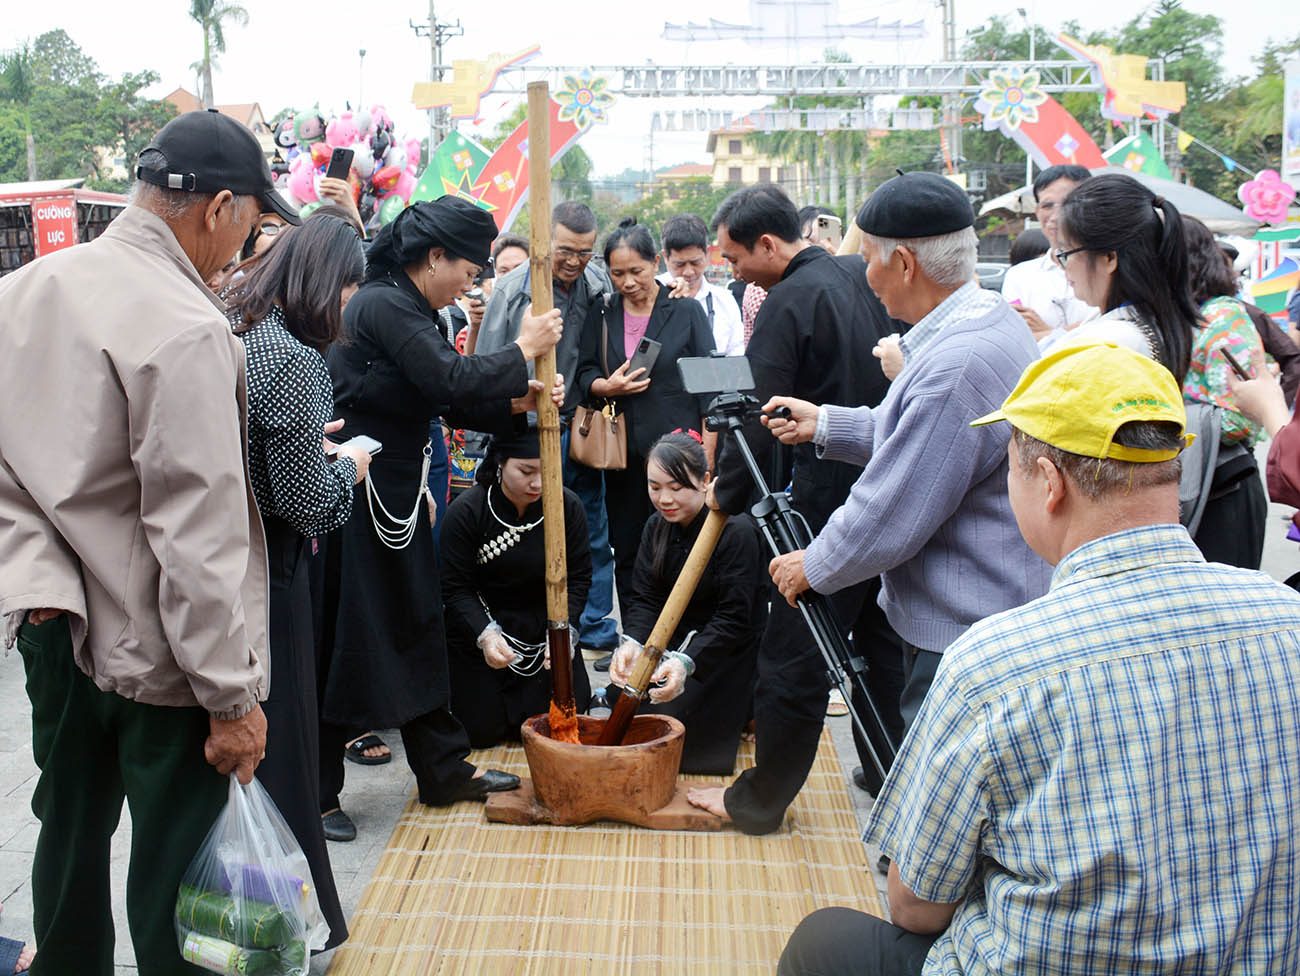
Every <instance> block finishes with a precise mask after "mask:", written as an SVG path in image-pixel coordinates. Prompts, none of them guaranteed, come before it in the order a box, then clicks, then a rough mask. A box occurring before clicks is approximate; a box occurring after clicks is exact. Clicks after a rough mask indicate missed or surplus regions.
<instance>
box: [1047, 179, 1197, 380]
mask: <svg viewBox="0 0 1300 976" xmlns="http://www.w3.org/2000/svg"><path fill="white" fill-rule="evenodd" d="M1057 239H1058V242H1059V246H1058V247H1057V248H1056V250H1055V251H1054V252H1053V257H1055V259H1056V261H1057V263H1058V264H1060V265H1061V267H1062V268H1063V269H1065V277H1066V280H1067V281H1069V283H1070V287H1071V288H1073V289H1074V294H1075V297H1077V298H1078V299H1079V300H1080V301H1082V302H1084V303H1086V304H1088V305H1092V306H1094V307H1096V308H1099V309H1101V310H1102V313H1103V314H1102V315H1101V316H1100V317H1098V318H1096V319H1093V320H1092V321H1090V322H1086V323H1084V324H1083V325H1081V326H1079V327H1078V328H1076V329H1074V330H1073V331H1072V332H1070V333H1069V335H1068V337H1067V338H1066V339H1065V340H1063V341H1064V342H1069V343H1088V342H1113V343H1115V344H1116V345H1121V346H1127V347H1128V348H1130V349H1133V350H1135V351H1136V352H1140V353H1141V354H1142V355H1144V356H1150V357H1151V358H1152V359H1154V360H1156V361H1157V362H1159V363H1162V364H1164V366H1165V367H1166V368H1167V369H1168V370H1169V372H1171V373H1173V374H1174V377H1175V378H1176V379H1177V380H1178V382H1179V383H1182V381H1183V378H1184V377H1185V376H1186V375H1187V366H1188V361H1189V358H1190V356H1191V349H1192V336H1193V334H1194V332H1195V330H1196V327H1197V324H1198V322H1199V319H1200V313H1199V311H1198V310H1197V308H1196V305H1195V304H1194V303H1193V302H1192V297H1191V292H1190V290H1189V287H1188V278H1187V274H1188V272H1187V246H1186V244H1185V243H1184V242H1183V219H1182V215H1181V214H1179V212H1178V208H1177V207H1175V206H1174V205H1173V204H1172V203H1170V202H1169V201H1168V200H1166V199H1164V198H1163V197H1158V196H1156V195H1155V194H1154V193H1152V192H1151V191H1150V190H1149V189H1147V188H1146V187H1145V186H1143V185H1142V184H1141V183H1139V182H1138V181H1137V180H1135V179H1133V178H1132V177H1131V176H1125V175H1122V174H1118V173H1116V174H1106V175H1104V176H1095V177H1093V178H1092V179H1090V180H1086V181H1085V182H1083V183H1080V184H1079V185H1078V186H1076V187H1075V188H1074V189H1073V190H1071V191H1070V195H1069V196H1068V197H1066V198H1065V203H1064V204H1063V206H1062V208H1061V216H1060V219H1059V224H1058V227H1057Z"/></svg>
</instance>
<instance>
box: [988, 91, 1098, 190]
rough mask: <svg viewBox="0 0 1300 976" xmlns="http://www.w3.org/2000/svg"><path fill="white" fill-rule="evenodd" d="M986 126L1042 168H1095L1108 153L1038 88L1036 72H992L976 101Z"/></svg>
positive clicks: (1055, 101)
mask: <svg viewBox="0 0 1300 976" xmlns="http://www.w3.org/2000/svg"><path fill="white" fill-rule="evenodd" d="M975 110H976V111H978V112H979V113H980V114H981V115H983V116H984V128H985V130H986V131H989V132H992V131H993V130H994V129H997V130H999V131H1000V132H1001V133H1002V134H1003V135H1004V136H1006V137H1007V138H1008V139H1011V140H1013V141H1014V142H1015V143H1016V144H1017V145H1018V146H1020V148H1021V149H1023V150H1024V151H1025V152H1026V153H1028V154H1029V157H1030V158H1031V159H1033V161H1034V162H1035V163H1036V164H1037V165H1038V166H1039V167H1040V168H1042V169H1046V168H1047V167H1048V166H1056V165H1059V164H1062V163H1073V164H1075V165H1077V166H1086V167H1087V168H1088V169H1097V168H1099V167H1102V166H1106V165H1107V162H1106V157H1105V156H1103V155H1102V154H1101V149H1100V147H1099V146H1098V145H1097V143H1096V142H1094V141H1093V138H1092V136H1090V135H1088V133H1087V132H1086V131H1085V130H1084V128H1083V126H1081V125H1080V124H1079V122H1078V120H1077V119H1075V117H1074V116H1073V115H1071V114H1070V113H1069V112H1068V111H1066V109H1065V106H1063V105H1062V104H1061V103H1060V102H1058V101H1057V100H1056V99H1055V98H1053V97H1052V96H1051V95H1049V94H1047V92H1045V91H1043V90H1042V88H1040V87H1039V76H1038V72H1037V71H1025V70H1023V69H1022V68H1011V69H1009V70H1006V71H1002V70H998V71H992V72H990V73H989V76H988V78H987V79H986V80H985V82H984V88H983V90H982V91H981V92H980V95H979V98H978V99H976V101H975Z"/></svg>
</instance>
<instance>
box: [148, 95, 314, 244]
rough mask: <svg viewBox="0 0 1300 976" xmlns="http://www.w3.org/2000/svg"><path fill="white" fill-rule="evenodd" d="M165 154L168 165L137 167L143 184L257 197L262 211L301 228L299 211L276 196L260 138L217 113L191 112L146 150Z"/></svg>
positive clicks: (166, 128) (176, 120)
mask: <svg viewBox="0 0 1300 976" xmlns="http://www.w3.org/2000/svg"><path fill="white" fill-rule="evenodd" d="M148 149H153V150H156V151H157V152H159V153H161V154H162V156H163V158H164V159H165V160H166V166H165V167H164V168H161V169H146V168H145V167H143V166H136V168H135V176H136V179H138V180H144V181H145V182H146V183H152V184H154V185H155V186H165V187H167V188H168V189H172V190H186V191H188V192H190V193H220V192H221V191H222V190H229V191H230V192H231V193H233V194H235V195H236V196H252V197H257V199H258V200H260V201H261V202H262V212H263V213H270V212H274V213H277V214H279V215H280V216H281V217H283V218H284V219H285V220H287V221H288V222H289V223H291V224H301V223H302V219H301V218H300V217H299V216H298V211H297V209H295V208H294V207H291V206H289V204H288V202H287V201H286V200H285V199H284V197H282V196H280V194H279V193H277V192H276V191H275V184H274V183H273V182H272V181H271V167H270V165H269V164H268V163H267V161H266V156H265V155H264V154H263V153H262V147H261V145H260V144H259V143H258V141H257V137H256V136H254V135H253V133H251V132H249V131H248V129H246V128H245V127H244V126H242V125H240V124H239V123H238V122H236V121H235V120H234V119H232V118H230V117H229V116H226V115H222V114H221V113H220V112H218V111H217V110H216V109H212V108H210V109H208V110H207V111H206V112H205V111H198V112H186V113H185V114H184V115H178V116H177V117H176V118H174V119H172V120H171V121H170V122H168V123H167V124H166V125H165V126H163V127H162V129H161V130H159V132H158V134H157V135H156V136H154V137H153V142H151V143H149V145H148V147H146V151H147V150H148Z"/></svg>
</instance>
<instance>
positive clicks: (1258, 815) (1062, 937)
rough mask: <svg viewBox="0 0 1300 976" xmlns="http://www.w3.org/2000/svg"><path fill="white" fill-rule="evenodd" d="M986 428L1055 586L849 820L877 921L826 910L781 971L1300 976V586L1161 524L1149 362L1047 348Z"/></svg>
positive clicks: (1167, 493) (1162, 477) (969, 650)
mask: <svg viewBox="0 0 1300 976" xmlns="http://www.w3.org/2000/svg"><path fill="white" fill-rule="evenodd" d="M1001 420H1006V421H1008V422H1010V424H1011V426H1012V428H1013V436H1012V438H1011V445H1010V448H1009V454H1010V462H1011V464H1010V472H1009V474H1008V478H1007V485H1008V490H1009V492H1010V498H1011V504H1012V508H1013V510H1014V511H1015V513H1016V518H1017V521H1018V522H1019V524H1020V530H1021V533H1022V534H1023V535H1024V537H1025V539H1026V541H1027V542H1028V543H1029V544H1030V546H1032V547H1033V549H1034V550H1035V551H1036V552H1038V553H1039V554H1040V555H1041V556H1043V558H1044V559H1046V560H1048V561H1049V562H1050V563H1052V564H1054V565H1055V566H1056V571H1055V573H1054V575H1053V577H1052V585H1051V589H1050V590H1049V592H1048V593H1047V595H1046V596H1044V597H1041V598H1040V599H1038V600H1035V601H1033V602H1031V603H1029V604H1026V605H1025V606H1023V607H1020V608H1018V609H1015V610H1011V611H1008V612H1006V613H1001V614H998V615H996V616H993V617H989V618H988V619H986V620H983V621H981V622H979V623H977V624H976V625H975V626H974V627H972V628H971V629H970V630H969V631H968V632H967V633H966V635H965V636H963V637H962V638H961V639H960V640H958V641H957V642H956V643H955V644H953V645H952V646H951V647H950V648H949V649H948V650H947V652H946V653H945V654H944V656H943V661H942V663H941V664H940V666H939V670H938V674H937V675H936V677H935V681H934V684H933V686H932V687H931V689H930V693H929V695H928V696H927V697H926V699H925V703H924V705H923V706H922V708H921V711H920V714H919V715H918V716H917V719H916V724H915V726H914V727H913V728H912V729H911V731H910V733H909V734H908V737H907V739H906V740H905V742H904V743H903V747H902V750H901V752H900V753H899V756H898V760H897V761H896V763H895V764H894V768H893V771H892V772H891V773H890V776H889V779H888V780H887V781H886V783H885V786H884V788H883V790H882V792H881V794H880V796H879V798H878V799H877V800H876V804H875V807H874V808H873V810H872V812H871V818H870V821H869V822H868V824H867V829H866V837H867V839H868V840H872V841H875V842H877V843H878V844H879V845H880V847H881V848H882V850H883V851H884V852H885V853H886V854H888V855H890V857H892V858H893V864H892V865H891V867H890V871H889V907H890V914H891V916H892V918H893V923H894V924H892V925H891V924H890V923H888V922H884V921H882V920H880V919H877V918H873V917H871V916H868V915H864V914H862V913H860V912H855V911H851V910H849V909H846V908H828V909H822V910H821V911H818V912H815V913H813V914H812V915H810V916H809V917H808V918H806V919H804V921H803V922H802V923H801V924H800V926H799V928H798V929H796V931H795V933H794V935H793V936H792V937H791V939H790V943H789V945H788V946H787V947H786V950H785V953H784V954H783V956H782V958H781V963H780V968H779V973H780V974H781V976H810V974H817V976H836V974H840V973H843V974H846V976H847V974H850V973H852V974H867V973H924V974H926V976H938V974H944V976H948V974H962V973H1034V974H1055V973H1059V974H1062V976H1073V974H1079V973H1095V974H1103V973H1104V974H1128V973H1137V972H1146V973H1155V972H1162V973H1164V972H1168V973H1172V972H1179V973H1279V974H1294V973H1300V867H1298V861H1297V847H1298V846H1300V785H1298V784H1300V653H1297V651H1300V594H1296V593H1295V592H1294V591H1292V590H1290V589H1288V588H1286V587H1284V586H1281V585H1280V584H1278V583H1276V582H1274V581H1273V580H1272V579H1270V578H1269V577H1267V576H1265V575H1263V574H1262V573H1256V572H1250V571H1246V570H1240V569H1234V568H1229V567H1227V566H1222V565H1218V564H1210V563H1206V562H1205V561H1204V560H1203V559H1202V557H1201V555H1200V553H1199V552H1198V550H1197V549H1196V546H1195V545H1193V543H1192V541H1191V539H1190V538H1189V537H1188V535H1187V532H1186V531H1185V530H1184V529H1183V527H1182V526H1181V525H1179V524H1178V471H1179V462H1178V453H1179V451H1180V450H1181V448H1182V447H1183V446H1184V437H1185V435H1184V433H1183V429H1184V423H1185V418H1184V412H1183V407H1182V397H1181V392H1180V390H1179V388H1178V384H1177V383H1176V382H1175V380H1174V379H1173V377H1172V376H1171V375H1170V374H1169V373H1168V372H1167V371H1166V370H1165V369H1164V367H1162V366H1160V365H1158V364H1156V363H1155V362H1153V361H1152V360H1149V359H1147V358H1145V357H1142V356H1140V355H1138V354H1137V353H1134V352H1131V351H1129V350H1125V349H1119V348H1116V347H1115V346H1109V345H1091V346H1074V347H1069V348H1065V349H1062V350H1060V351H1058V352H1055V353H1053V354H1051V355H1049V356H1047V357H1046V358H1044V359H1042V360H1039V361H1038V362H1036V363H1034V364H1033V365H1031V366H1030V367H1029V368H1028V369H1027V370H1026V371H1025V374H1024V376H1023V377H1022V379H1021V381H1020V383H1019V385H1017V387H1016V388H1015V390H1013V391H1012V393H1011V395H1010V396H1009V397H1008V398H1007V400H1006V402H1005V404H1004V405H1003V408H1002V409H1001V410H1000V411H998V412H996V413H994V414H992V415H990V416H988V417H985V418H982V419H981V420H978V421H975V423H992V422H995V421H1001Z"/></svg>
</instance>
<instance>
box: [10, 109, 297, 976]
mask: <svg viewBox="0 0 1300 976" xmlns="http://www.w3.org/2000/svg"><path fill="white" fill-rule="evenodd" d="M136 177H137V180H138V182H137V184H136V186H135V188H134V190H133V192H132V199H131V205H130V206H128V207H127V208H126V209H125V210H124V211H123V212H122V214H121V215H120V216H119V217H118V218H117V219H116V220H115V221H114V222H113V223H112V224H110V225H109V227H108V229H107V230H106V231H105V232H104V233H103V234H102V235H101V236H100V237H98V238H97V239H96V240H94V241H93V242H91V243H89V244H84V245H80V246H78V247H74V248H70V249H68V250H64V251H59V252H57V253H55V254H52V255H50V256H48V257H44V258H41V259H39V260H38V261H35V262H33V263H32V264H30V265H28V266H27V267H25V268H23V269H22V270H21V271H18V272H16V273H15V274H13V275H11V276H9V277H7V278H5V279H4V281H3V282H0V389H3V390H4V391H5V396H6V400H7V405H6V407H5V410H4V411H3V413H0V552H3V553H4V554H5V558H4V560H3V561H0V617H2V618H4V619H5V620H6V624H7V626H6V643H7V644H8V645H10V646H12V645H13V644H14V643H15V641H16V642H17V644H18V649H19V652H20V653H21V655H22V658H23V663H24V665H25V667H26V671H27V691H28V695H29V697H30V699H31V703H32V751H33V753H34V755H35V759H36V764H37V766H39V767H40V770H41V773H40V779H39V781H38V783H37V786H36V792H35V795H34V796H33V798H32V810H33V812H35V814H36V816H37V817H38V818H40V821H41V831H40V837H39V839H38V840H37V844H36V854H35V858H34V860H33V864H32V894H33V901H34V922H35V930H36V943H37V946H38V947H39V950H40V952H39V955H38V956H37V958H36V961H35V963H34V964H33V969H32V971H33V972H34V973H86V974H94V976H99V974H103V976H109V974H111V973H112V972H113V939H114V933H113V916H112V911H111V905H110V899H109V842H110V840H111V839H112V836H113V832H114V830H115V829H116V828H117V823H118V819H119V817H120V816H121V811H122V801H123V799H124V798H125V799H126V800H128V801H129V802H130V805H131V820H132V850H131V865H130V871H129V874H128V877H127V913H128V916H129V918H130V924H131V935H132V939H133V942H134V946H135V953H136V961H137V963H138V965H139V969H140V971H141V972H142V973H172V972H180V971H183V970H187V969H188V968H189V967H188V966H186V964H185V963H184V962H183V961H182V959H181V954H180V951H179V950H178V948H177V944H176V933H175V931H174V928H173V921H172V919H173V912H174V908H175V901H176V891H177V888H178V887H179V884H180V879H181V875H182V873H183V872H184V870H185V868H186V866H187V864H188V863H189V861H190V859H191V858H193V856H194V855H195V853H196V852H197V851H198V848H199V845H200V843H201V842H202V840H203V837H204V835H205V834H206V833H207V831H208V829H209V828H210V827H211V826H212V822H213V820H214V819H215V818H216V816H217V814H218V813H219V812H220V810H221V808H222V805H223V804H224V802H225V799H226V794H227V774H229V773H232V772H233V773H234V774H235V775H236V776H237V777H238V779H239V781H240V782H242V783H247V782H249V781H250V780H251V779H252V777H253V771H254V769H255V768H256V766H257V764H258V762H259V761H260V759H261V758H262V754H263V751H264V749H265V746H266V719H265V718H264V717H263V715H262V709H261V706H260V705H259V701H261V700H263V699H265V697H266V693H267V684H268V678H267V669H266V664H265V662H266V661H267V660H268V658H267V570H266V545H265V539H264V536H263V533H262V523H261V520H260V519H259V517H258V513H257V507H256V503H255V502H254V500H253V496H252V494H251V492H250V491H249V487H248V480H247V467H246V445H245V441H244V431H245V429H246V393H245V379H244V351H243V344H242V343H241V342H240V341H239V339H238V338H237V337H235V336H234V335H233V334H232V333H231V331H230V327H229V324H228V323H227V321H226V318H225V316H224V314H223V312H224V306H223V305H222V303H221V301H220V299H218V298H217V297H216V296H215V295H214V294H212V292H210V291H209V290H208V288H207V286H206V285H205V284H204V282H205V280H206V279H207V278H208V277H209V276H210V275H211V274H212V273H213V272H215V271H217V270H218V269H220V268H221V266H222V265H223V264H225V262H226V261H227V260H228V259H229V258H230V255H231V254H233V253H235V251H236V250H238V248H239V245H240V242H242V241H243V240H244V239H245V238H246V237H247V236H248V232H249V230H250V229H251V227H252V224H253V221H254V220H255V219H256V218H257V215H258V213H259V211H262V210H274V211H276V212H278V213H279V214H280V215H281V216H283V217H284V218H285V219H286V220H288V221H289V222H291V223H295V224H296V223H298V216H297V214H296V213H295V212H294V211H293V210H291V209H290V208H289V207H288V205H287V204H285V202H284V201H283V200H282V199H281V198H280V197H279V196H278V194H276V193H275V191H274V189H273V187H272V183H271V173H270V169H269V168H268V166H267V164H266V159H265V157H264V156H263V155H262V152H261V148H260V147H259V145H258V143H257V140H256V139H255V138H254V137H253V135H252V133H250V132H249V131H248V130H247V129H245V128H244V127H243V126H241V125H240V124H239V123H237V122H235V121H234V120H232V119H229V118H227V117H225V116H222V115H218V114H216V113H210V112H191V113H188V114H186V115H182V116H180V117H178V118H176V119H173V120H172V121H171V122H169V123H168V124H167V125H166V126H165V127H164V128H163V129H162V131H160V132H159V133H158V135H157V136H155V138H154V141H153V142H152V143H151V144H150V146H149V148H147V149H145V150H144V151H143V152H142V153H141V154H140V159H139V166H138V168H137V170H136ZM212 767H215V769H213V768H212Z"/></svg>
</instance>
